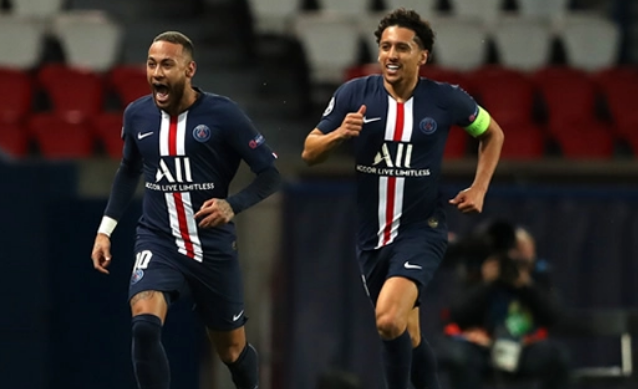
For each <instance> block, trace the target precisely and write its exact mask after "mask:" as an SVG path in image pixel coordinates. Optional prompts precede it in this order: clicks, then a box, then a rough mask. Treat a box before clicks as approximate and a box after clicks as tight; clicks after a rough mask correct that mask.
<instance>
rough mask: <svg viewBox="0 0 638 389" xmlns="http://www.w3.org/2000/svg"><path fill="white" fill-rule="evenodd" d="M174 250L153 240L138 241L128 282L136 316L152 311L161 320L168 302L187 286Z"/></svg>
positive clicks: (132, 308)
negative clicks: (165, 247)
mask: <svg viewBox="0 0 638 389" xmlns="http://www.w3.org/2000/svg"><path fill="white" fill-rule="evenodd" d="M171 255H172V254H171V253H170V251H169V250H166V249H164V248H162V247H161V245H154V244H152V243H150V242H139V241H138V242H137V244H136V248H135V263H134V265H133V272H132V274H131V280H130V283H129V304H130V306H131V313H132V314H133V316H137V315H142V314H151V315H155V316H158V317H159V318H160V319H162V321H163V320H164V319H165V318H166V312H167V311H168V305H169V301H167V296H171V298H173V299H174V298H176V297H177V296H178V295H179V294H180V293H181V292H182V291H183V289H184V288H185V286H186V281H185V278H184V275H183V273H182V271H181V270H180V269H179V267H178V266H177V265H176V264H177V261H176V260H177V258H171Z"/></svg>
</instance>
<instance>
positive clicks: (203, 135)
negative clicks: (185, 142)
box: [193, 124, 210, 142]
mask: <svg viewBox="0 0 638 389" xmlns="http://www.w3.org/2000/svg"><path fill="white" fill-rule="evenodd" d="M193 138H195V140H196V141H198V142H206V141H207V140H209V139H210V128H208V127H207V126H205V125H204V124H200V125H199V126H197V127H195V129H194V130H193Z"/></svg>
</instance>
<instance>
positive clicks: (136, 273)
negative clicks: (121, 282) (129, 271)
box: [131, 269, 144, 285]
mask: <svg viewBox="0 0 638 389" xmlns="http://www.w3.org/2000/svg"><path fill="white" fill-rule="evenodd" d="M142 277H144V270H142V269H137V270H135V271H134V272H133V275H132V276H131V285H135V284H137V283H138V282H139V280H141V279H142Z"/></svg>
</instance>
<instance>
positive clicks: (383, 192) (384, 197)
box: [376, 176, 388, 248]
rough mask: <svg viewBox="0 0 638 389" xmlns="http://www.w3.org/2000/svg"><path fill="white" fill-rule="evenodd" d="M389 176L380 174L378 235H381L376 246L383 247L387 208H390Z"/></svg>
mask: <svg viewBox="0 0 638 389" xmlns="http://www.w3.org/2000/svg"><path fill="white" fill-rule="evenodd" d="M387 202H388V177H384V176H379V230H378V231H377V236H378V237H379V243H378V244H377V247H376V248H379V247H383V246H384V245H385V242H384V240H385V234H384V231H385V220H386V214H385V212H386V209H387V208H388V204H387Z"/></svg>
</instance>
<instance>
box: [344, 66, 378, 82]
mask: <svg viewBox="0 0 638 389" xmlns="http://www.w3.org/2000/svg"><path fill="white" fill-rule="evenodd" d="M372 74H381V66H380V65H379V64H378V63H376V62H374V63H367V64H364V65H355V66H351V67H349V68H348V69H346V81H348V80H352V79H353V78H358V77H365V76H369V75H372Z"/></svg>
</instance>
